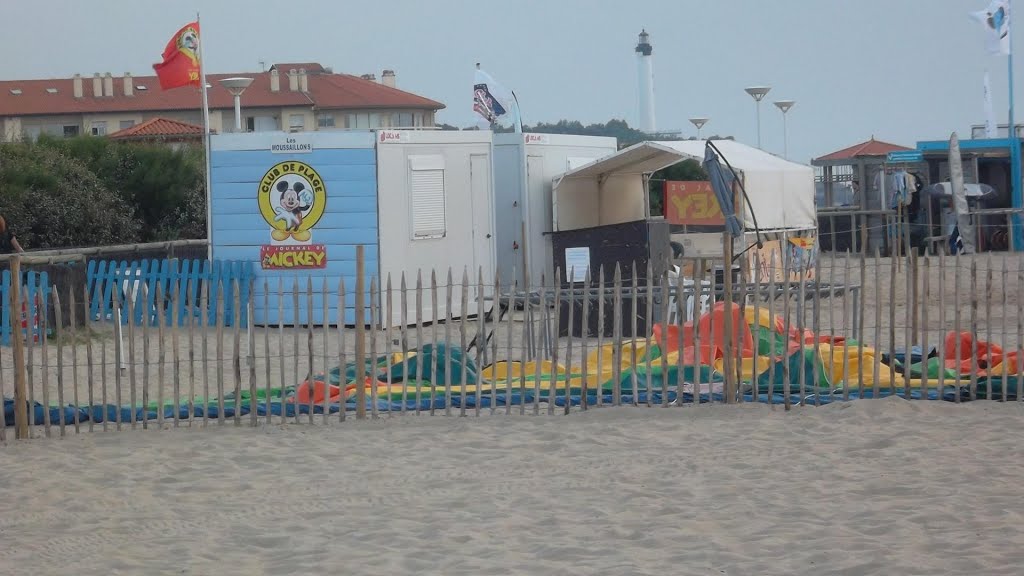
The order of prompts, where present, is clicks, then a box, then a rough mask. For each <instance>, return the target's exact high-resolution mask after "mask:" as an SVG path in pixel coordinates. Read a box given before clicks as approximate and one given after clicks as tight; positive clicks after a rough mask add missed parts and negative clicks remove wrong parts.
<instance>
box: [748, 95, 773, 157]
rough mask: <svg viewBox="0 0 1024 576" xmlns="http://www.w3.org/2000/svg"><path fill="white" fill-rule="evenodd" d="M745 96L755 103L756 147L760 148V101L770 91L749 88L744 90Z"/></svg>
mask: <svg viewBox="0 0 1024 576" xmlns="http://www.w3.org/2000/svg"><path fill="white" fill-rule="evenodd" d="M744 90H745V91H746V93H747V94H750V97H751V98H753V99H754V100H755V101H756V102H757V147H758V148H760V147H761V100H762V99H763V98H764V97H765V95H766V94H768V91H769V90H771V88H770V87H769V86H751V87H750V88H744Z"/></svg>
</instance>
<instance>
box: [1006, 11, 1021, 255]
mask: <svg viewBox="0 0 1024 576" xmlns="http://www.w3.org/2000/svg"><path fill="white" fill-rule="evenodd" d="M1009 4H1010V2H1009V0H1008V1H1007V7H1009ZM1009 42H1010V53H1009V54H1008V55H1007V58H1006V72H1007V77H1008V80H1009V85H1010V126H1009V130H1008V134H1007V136H1008V137H1009V138H1010V178H1011V179H1012V186H1011V190H1012V202H1011V204H1012V205H1013V207H1014V208H1021V207H1024V202H1022V198H1021V182H1020V179H1021V174H1020V160H1021V159H1020V139H1019V138H1017V126H1016V125H1015V124H1014V121H1013V34H1010V40H1009ZM1010 236H1011V237H1012V239H1013V242H1012V243H1013V244H1014V245H1015V246H1016V247H1017V249H1018V250H1019V249H1021V248H1022V247H1024V230H1022V229H1021V220H1020V214H1014V215H1013V229H1012V230H1010Z"/></svg>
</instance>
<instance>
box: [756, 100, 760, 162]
mask: <svg viewBox="0 0 1024 576" xmlns="http://www.w3.org/2000/svg"><path fill="white" fill-rule="evenodd" d="M756 106H757V108H756V109H757V148H758V149H759V150H760V149H761V101H760V100H757V105H756Z"/></svg>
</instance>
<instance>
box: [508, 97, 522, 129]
mask: <svg viewBox="0 0 1024 576" xmlns="http://www.w3.org/2000/svg"><path fill="white" fill-rule="evenodd" d="M509 92H511V93H512V101H513V102H515V103H516V126H515V129H516V133H522V131H523V111H522V110H520V108H519V98H516V91H515V90H509Z"/></svg>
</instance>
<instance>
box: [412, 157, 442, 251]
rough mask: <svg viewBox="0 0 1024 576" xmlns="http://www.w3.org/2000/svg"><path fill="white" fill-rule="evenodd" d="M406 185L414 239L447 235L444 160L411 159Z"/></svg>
mask: <svg viewBox="0 0 1024 576" xmlns="http://www.w3.org/2000/svg"><path fill="white" fill-rule="evenodd" d="M409 183H410V185H409V190H410V194H411V198H410V202H409V204H410V206H411V210H412V237H413V239H419V238H438V237H443V236H444V235H445V233H446V232H447V227H446V220H445V190H444V157H443V156H438V155H432V156H410V157H409Z"/></svg>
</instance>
